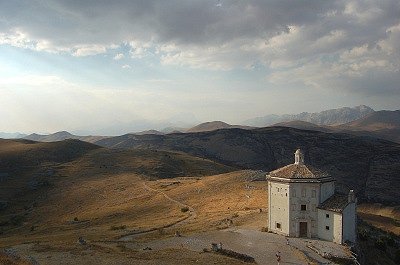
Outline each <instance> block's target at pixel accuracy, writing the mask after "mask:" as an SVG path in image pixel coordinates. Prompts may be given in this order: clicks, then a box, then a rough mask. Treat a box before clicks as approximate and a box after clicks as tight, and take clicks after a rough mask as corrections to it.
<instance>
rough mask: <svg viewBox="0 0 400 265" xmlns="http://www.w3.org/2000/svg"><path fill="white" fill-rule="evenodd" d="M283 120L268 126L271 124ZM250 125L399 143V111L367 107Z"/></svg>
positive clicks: (50, 138)
mask: <svg viewBox="0 0 400 265" xmlns="http://www.w3.org/2000/svg"><path fill="white" fill-rule="evenodd" d="M278 120H284V121H280V122H276V123H273V124H269V123H271V122H272V121H278ZM247 122H248V123H251V124H265V125H264V126H281V127H291V128H297V129H302V130H314V131H321V132H342V133H343V132H344V133H349V134H354V135H359V136H371V137H376V138H382V139H386V140H389V141H394V142H398V143H400V110H397V111H374V110H373V109H372V108H370V107H368V106H364V105H361V106H357V107H353V108H349V107H345V108H340V109H331V110H326V111H322V112H318V113H308V112H303V113H300V114H296V115H281V116H279V115H268V116H265V117H262V118H256V119H254V120H250V121H247ZM233 128H241V129H246V130H251V129H255V128H256V127H252V126H246V125H231V124H228V123H225V122H223V121H211V122H205V123H201V124H199V125H196V126H194V127H192V128H189V129H187V128H186V129H185V128H181V127H169V128H165V129H163V130H160V131H159V130H147V131H141V132H135V133H132V134H134V135H145V134H155V135H166V134H171V133H193V132H207V131H214V130H220V129H233ZM0 138H6V139H7V138H8V139H10V138H24V139H28V140H33V141H40V142H54V141H63V140H66V139H78V140H82V141H86V142H90V143H95V142H97V141H99V140H101V139H104V138H109V136H79V135H74V134H71V133H69V132H67V131H61V132H56V133H53V134H48V135H42V134H36V133H33V134H30V135H23V134H19V133H0Z"/></svg>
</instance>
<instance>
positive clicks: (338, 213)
mask: <svg viewBox="0 0 400 265" xmlns="http://www.w3.org/2000/svg"><path fill="white" fill-rule="evenodd" d="M267 180H268V197H269V200H268V205H269V220H268V229H269V231H271V232H274V233H277V234H281V235H285V236H290V237H308V238H320V239H324V240H328V241H333V242H336V243H338V244H342V243H344V242H345V241H351V242H355V241H356V203H357V202H356V198H355V196H354V193H353V191H352V190H351V191H350V192H349V194H346V195H343V194H339V193H335V180H334V179H333V178H332V177H331V176H330V175H329V174H327V173H325V172H322V171H320V170H318V169H315V168H313V167H311V166H309V165H305V164H304V156H303V154H302V152H301V151H300V149H298V150H297V151H296V153H295V162H294V164H290V165H287V166H284V167H282V168H279V169H277V170H274V171H271V172H270V173H269V174H268V175H267Z"/></svg>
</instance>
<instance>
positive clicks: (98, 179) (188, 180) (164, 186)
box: [0, 140, 267, 264]
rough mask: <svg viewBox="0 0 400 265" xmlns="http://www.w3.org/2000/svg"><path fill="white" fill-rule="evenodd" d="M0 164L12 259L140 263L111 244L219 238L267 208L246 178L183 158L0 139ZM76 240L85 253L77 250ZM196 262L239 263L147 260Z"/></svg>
mask: <svg viewBox="0 0 400 265" xmlns="http://www.w3.org/2000/svg"><path fill="white" fill-rule="evenodd" d="M35 158H38V160H35ZM0 161H1V163H0V172H4V173H7V174H8V176H5V174H4V175H3V176H4V178H3V179H2V180H1V184H2V186H1V189H0V198H2V204H1V205H2V208H1V209H0V212H1V215H0V234H1V237H0V247H1V248H3V247H8V248H11V247H12V249H13V251H14V252H13V253H16V252H17V251H18V252H20V251H21V248H20V247H21V246H22V249H23V250H26V251H28V253H29V255H33V254H34V257H35V258H37V259H38V261H39V262H40V263H42V262H44V263H46V262H48V263H50V264H59V263H66V264H81V263H85V264H95V263H93V261H92V262H86V259H91V260H93V255H94V257H104V258H106V259H111V260H112V261H110V262H109V264H141V263H140V262H142V260H143V255H144V254H146V252H147V251H140V252H138V251H130V254H129V258H126V253H127V252H126V248H122V246H125V244H123V241H122V242H120V243H118V242H117V243H115V242H116V240H118V239H119V238H121V237H122V236H126V235H132V234H133V235H137V236H138V240H139V239H140V238H154V237H155V238H158V237H166V236H167V237H171V236H172V235H173V234H174V233H175V231H176V229H179V231H181V232H182V233H189V232H190V231H203V230H204V229H206V230H216V229H218V228H224V227H227V225H228V223H227V221H226V220H229V219H230V218H235V223H237V224H240V223H241V222H244V221H246V220H252V218H254V217H262V218H265V217H266V214H264V213H262V214H260V213H259V212H258V209H259V208H264V209H265V207H266V203H267V202H266V200H265V198H266V196H265V189H263V188H262V186H263V185H265V183H259V184H257V183H255V184H253V185H252V187H253V188H252V189H251V190H246V189H243V187H245V186H246V183H248V181H249V179H251V177H252V174H251V173H249V172H247V171H239V172H232V173H225V174H220V175H214V174H218V173H222V172H229V171H232V170H233V168H231V167H227V166H223V165H220V164H218V163H215V162H212V161H209V160H207V159H202V158H196V157H192V156H190V155H187V154H183V153H177V152H167V151H155V150H154V151H152V150H109V149H107V148H101V147H98V146H95V145H92V144H89V143H84V142H81V141H78V140H66V141H61V142H55V143H38V142H33V141H28V140H18V141H11V140H1V141H0ZM3 162H4V163H3ZM32 165H33V166H32ZM205 175H213V176H205ZM178 176H182V177H178ZM160 177H168V179H162V180H160V179H159V178H160ZM170 177H175V178H173V179H169V178H170ZM255 187H257V189H254V188H255ZM11 191H12V192H11ZM246 196H247V197H246ZM168 198H171V199H168ZM243 198H246V199H245V200H243ZM4 199H6V200H7V201H4ZM221 201H224V203H221ZM182 205H189V206H190V210H189V211H184V210H182V209H184V206H182ZM192 207H193V209H192ZM256 210H257V211H256ZM233 216H234V217H233ZM152 231H153V232H154V233H152ZM140 236H141V237H140ZM78 237H83V238H84V239H85V240H86V241H87V242H88V244H87V246H81V245H80V244H77V239H78ZM135 241H136V238H135ZM27 242H31V243H29V244H26V243H27ZM136 242H139V241H136ZM25 247H26V248H25ZM87 250H89V251H90V253H87ZM49 252H51V253H52V254H51V255H50V254H46V255H45V256H44V259H41V258H40V257H41V255H42V254H41V253H49ZM177 253H179V255H178V254H177ZM193 255H195V256H196V257H197V258H196V259H201V260H203V262H202V263H203V264H214V261H216V260H217V261H219V262H218V263H217V264H242V263H240V262H235V260H232V259H229V258H224V257H220V256H218V255H215V254H212V253H210V254H203V255H198V254H197V253H195V252H192V251H188V250H187V249H180V250H179V251H177V250H174V251H172V252H171V253H165V252H163V251H161V252H159V251H157V250H154V251H151V252H149V254H148V255H147V257H146V258H145V260H146V261H154V262H153V264H158V263H159V262H161V261H160V260H158V259H161V258H160V257H162V263H165V261H166V260H171V261H170V262H169V263H167V264H175V262H176V261H177V260H179V261H181V262H182V261H183V262H185V264H195V261H193V262H192V259H193ZM158 256H160V257H158ZM38 257H39V258H38ZM97 259H98V258H97ZM121 259H125V260H124V261H123V262H122V261H121ZM126 259H127V260H128V261H126ZM74 260H75V261H76V262H75V263H73V261H74ZM157 260H158V261H157ZM135 261H137V262H139V263H137V262H135ZM186 261H187V262H186ZM97 262H98V261H97ZM28 264H29V263H28ZM146 264H147V263H146Z"/></svg>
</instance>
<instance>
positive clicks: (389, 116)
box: [333, 110, 400, 143]
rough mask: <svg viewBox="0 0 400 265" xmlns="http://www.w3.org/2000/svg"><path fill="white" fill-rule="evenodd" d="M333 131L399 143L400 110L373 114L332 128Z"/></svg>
mask: <svg viewBox="0 0 400 265" xmlns="http://www.w3.org/2000/svg"><path fill="white" fill-rule="evenodd" d="M333 129H335V130H341V131H343V132H347V133H352V134H356V135H365V136H372V137H377V138H382V139H386V140H389V141H393V142H397V143H400V110H395V111H388V110H382V111H377V112H373V113H371V114H369V115H367V116H365V117H363V118H361V119H358V120H355V121H353V122H350V123H346V124H343V125H340V126H334V127H333Z"/></svg>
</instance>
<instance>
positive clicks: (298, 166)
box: [267, 149, 331, 182]
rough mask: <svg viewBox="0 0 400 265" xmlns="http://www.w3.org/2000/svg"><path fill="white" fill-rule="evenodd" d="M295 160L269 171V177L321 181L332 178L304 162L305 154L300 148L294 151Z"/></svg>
mask: <svg viewBox="0 0 400 265" xmlns="http://www.w3.org/2000/svg"><path fill="white" fill-rule="evenodd" d="M294 156H295V161H294V163H293V164H290V165H287V166H284V167H281V168H278V169H276V170H274V171H271V172H269V174H268V175H267V179H275V180H279V179H281V180H285V179H286V180H289V181H290V180H293V181H306V182H319V181H326V180H329V179H331V177H330V175H329V174H328V173H327V172H324V171H322V170H319V169H317V168H314V167H312V166H310V165H306V164H305V163H304V154H303V153H302V152H301V150H300V149H297V150H296V152H295V153H294Z"/></svg>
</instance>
